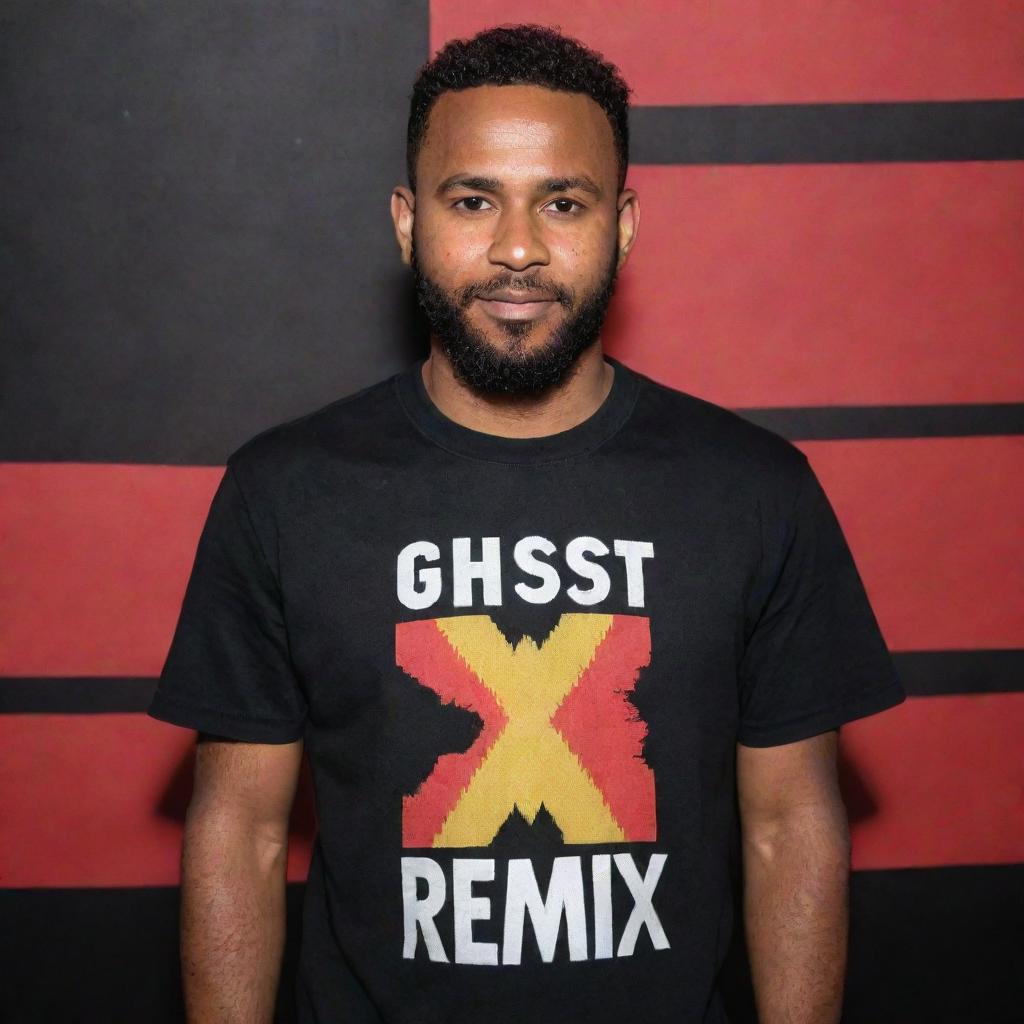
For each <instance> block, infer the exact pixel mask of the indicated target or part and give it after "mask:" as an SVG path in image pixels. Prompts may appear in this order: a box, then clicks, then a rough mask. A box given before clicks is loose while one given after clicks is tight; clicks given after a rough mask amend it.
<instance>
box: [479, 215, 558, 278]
mask: <svg viewBox="0 0 1024 1024" xmlns="http://www.w3.org/2000/svg"><path fill="white" fill-rule="evenodd" d="M487 258H488V259H489V260H490V261H491V263H495V264H498V265H500V266H503V267H508V269H509V270H526V269H527V268H528V267H532V266H547V264H548V263H549V262H550V260H551V255H550V253H549V252H548V250H547V246H546V245H545V244H544V240H543V238H542V237H541V225H540V224H539V223H538V222H537V220H536V218H535V217H534V215H533V213H532V212H531V211H530V210H529V209H523V208H517V207H506V208H505V209H504V210H502V212H501V215H500V216H499V217H498V219H497V223H496V226H495V232H494V238H493V239H492V241H491V246H490V248H489V249H488V251H487Z"/></svg>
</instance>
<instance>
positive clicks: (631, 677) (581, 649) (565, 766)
mask: <svg viewBox="0 0 1024 1024" xmlns="http://www.w3.org/2000/svg"><path fill="white" fill-rule="evenodd" d="M650 655H651V638H650V628H649V620H648V619H647V618H646V617H645V616H640V615H601V614H595V613H588V612H571V613H565V614H562V615H561V616H560V618H559V620H558V623H557V625H556V626H555V628H554V629H553V630H552V631H551V633H550V634H549V635H548V637H547V639H546V640H545V641H544V642H543V643H542V644H540V645H539V646H538V644H537V643H536V642H535V641H534V639H533V638H532V637H529V636H524V637H522V638H521V639H520V641H519V643H518V644H516V645H515V646H513V645H512V644H510V643H509V642H508V640H507V639H506V638H505V636H504V635H503V634H502V632H501V631H500V630H499V629H498V627H497V626H496V625H495V623H494V621H493V620H492V619H491V617H490V616H489V615H460V616H449V617H446V618H436V619H424V620H420V621H415V622H403V623H398V624H397V625H396V628H395V660H396V663H397V664H398V666H399V667H401V668H402V669H403V670H404V671H405V672H406V673H407V674H408V675H410V676H412V677H413V678H414V679H415V680H416V681H417V682H418V683H419V684H420V685H422V686H426V687H429V688H430V689H432V690H434V691H435V692H436V693H437V694H438V696H439V697H440V698H441V699H442V700H443V701H444V702H445V703H454V704H456V705H457V706H459V707H461V708H465V709H466V710H469V711H473V712H475V713H476V714H477V715H479V717H480V718H481V720H482V723H483V725H482V728H481V729H480V732H479V734H478V736H477V737H476V739H475V740H474V742H473V743H472V744H471V745H470V747H469V749H467V750H466V751H465V752H462V753H448V754H442V755H441V756H440V757H438V759H437V762H436V764H435V766H434V769H433V771H432V772H431V774H430V775H429V776H428V777H427V778H426V779H425V780H424V782H423V783H422V785H421V786H420V787H419V789H418V790H417V791H416V792H415V793H414V794H412V795H410V796H406V797H404V798H403V806H402V845H403V846H405V847H466V846H487V845H489V844H490V843H491V841H492V840H493V839H494V837H495V836H496V835H497V833H498V831H499V830H500V828H501V827H502V825H504V824H505V822H506V821H507V820H508V819H509V817H510V816H513V815H515V814H517V813H518V814H520V815H522V816H523V817H524V818H525V819H526V821H527V822H529V823H531V824H532V823H533V822H534V820H535V819H536V817H537V814H538V813H539V812H540V811H541V809H542V808H543V809H544V810H546V812H547V813H548V814H549V815H550V817H551V819H552V820H553V822H554V824H555V825H556V826H557V827H558V829H559V830H560V831H561V834H562V840H563V842H564V843H566V844H581V843H631V842H652V841H654V839H655V838H656V835H657V822H656V815H655V799H654V773H653V772H652V770H651V769H650V767H649V766H648V765H647V764H646V763H645V761H644V760H643V754H642V745H643V739H644V735H645V733H646V724H645V723H644V722H643V721H642V720H641V719H640V718H639V717H638V715H637V712H636V709H635V708H634V707H633V705H632V704H631V703H630V702H629V694H630V692H631V691H632V689H633V687H634V686H635V684H636V681H637V678H638V676H639V673H640V671H641V669H642V668H643V667H644V666H646V665H647V664H648V663H649V662H650Z"/></svg>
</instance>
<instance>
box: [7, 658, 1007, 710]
mask: <svg viewBox="0 0 1024 1024" xmlns="http://www.w3.org/2000/svg"><path fill="white" fill-rule="evenodd" d="M893 657H894V659H895V662H896V668H897V670H898V672H899V675H900V679H901V680H902V681H903V685H904V687H905V688H906V691H907V693H908V694H909V695H911V696H915V697H929V696H940V695H949V694H956V693H963V694H970V693H1014V692H1019V691H1021V690H1024V650H976V651H904V652H900V653H897V654H894V655H893ZM155 689H156V679H152V678H135V679H127V678H112V679H106V678H99V677H87V678H66V679H61V678H46V679H44V678H39V677H34V676H30V677H18V678H15V677H8V678H6V679H4V678H0V714H19V713H20V714H26V713H31V714H65V715H73V714H100V713H111V712H113V713H121V712H123V713H131V712H141V711H145V710H146V708H147V707H148V706H149V702H150V700H151V699H152V696H153V691H154V690H155Z"/></svg>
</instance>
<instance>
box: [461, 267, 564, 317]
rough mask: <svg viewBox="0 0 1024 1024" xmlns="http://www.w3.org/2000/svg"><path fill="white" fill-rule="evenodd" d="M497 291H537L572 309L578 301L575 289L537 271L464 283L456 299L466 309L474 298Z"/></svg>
mask: <svg viewBox="0 0 1024 1024" xmlns="http://www.w3.org/2000/svg"><path fill="white" fill-rule="evenodd" d="M497 291H510V292H531V293H536V294H538V295H542V296H543V297H544V298H545V299H550V300H553V301H554V302H557V303H558V304H559V305H561V306H565V307H566V308H570V309H571V308H572V306H573V304H574V303H575V301H576V292H575V290H574V289H572V288H566V287H565V286H564V285H560V284H558V283H557V282H555V281H547V280H545V279H544V278H543V277H541V276H540V275H539V274H538V273H536V272H533V273H530V274H525V275H522V276H518V275H516V274H512V273H509V272H506V273H504V274H498V275H496V276H495V277H492V278H490V279H489V280H487V281H477V282H475V283H473V284H467V285H463V286H462V287H461V288H459V289H458V290H457V291H456V292H455V300H456V302H457V304H458V305H459V306H460V307H462V308H463V309H464V308H465V307H466V306H468V305H469V304H470V303H471V302H472V301H473V300H474V299H478V298H480V296H482V295H489V294H491V293H492V292H497Z"/></svg>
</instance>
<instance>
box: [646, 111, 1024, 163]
mask: <svg viewBox="0 0 1024 1024" xmlns="http://www.w3.org/2000/svg"><path fill="white" fill-rule="evenodd" d="M630 119H631V120H630V135H631V143H630V149H631V160H632V162H633V163H635V164H829V163H876V162H881V163H887V162H896V161H900V162H907V161H910V162H932V161H948V160H1021V159H1024V100H1021V99H1012V100H957V101H946V102H920V103H813V104H757V105H744V106H731V105H722V106H689V107H636V108H634V109H633V111H632V112H631V115H630Z"/></svg>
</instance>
